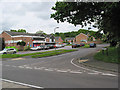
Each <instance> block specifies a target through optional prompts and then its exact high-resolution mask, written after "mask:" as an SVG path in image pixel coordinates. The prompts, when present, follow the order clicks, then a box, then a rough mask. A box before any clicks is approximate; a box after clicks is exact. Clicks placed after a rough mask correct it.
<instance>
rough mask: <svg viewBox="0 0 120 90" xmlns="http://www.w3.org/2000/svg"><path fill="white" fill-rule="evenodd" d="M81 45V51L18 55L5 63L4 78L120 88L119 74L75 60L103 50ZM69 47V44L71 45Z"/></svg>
mask: <svg viewBox="0 0 120 90" xmlns="http://www.w3.org/2000/svg"><path fill="white" fill-rule="evenodd" d="M103 46H105V45H103V44H101V45H98V46H97V47H96V48H88V49H87V48H78V51H75V52H70V53H66V54H62V55H57V56H51V57H45V58H18V59H9V60H5V61H3V62H2V70H3V71H2V75H3V79H7V80H12V81H15V82H20V83H25V84H29V85H33V86H38V87H42V88H117V87H118V76H112V75H110V76H109V75H105V73H108V72H105V71H102V72H99V70H98V71H94V70H91V69H88V68H87V67H81V66H79V67H78V66H77V65H76V64H74V62H72V61H73V60H74V59H76V58H80V57H83V56H86V55H88V54H90V53H93V52H95V51H97V50H99V49H101V48H102V47H103ZM67 48H68V47H67Z"/></svg>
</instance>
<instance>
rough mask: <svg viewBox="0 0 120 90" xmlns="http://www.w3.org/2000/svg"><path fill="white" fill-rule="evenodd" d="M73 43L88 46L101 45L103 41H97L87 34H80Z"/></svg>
mask: <svg viewBox="0 0 120 90" xmlns="http://www.w3.org/2000/svg"><path fill="white" fill-rule="evenodd" d="M73 43H76V44H80V43H86V44H89V43H96V44H100V43H102V41H101V40H96V39H95V37H93V36H90V34H87V35H86V34H83V33H80V34H78V35H77V36H76V37H75V38H74V40H73Z"/></svg>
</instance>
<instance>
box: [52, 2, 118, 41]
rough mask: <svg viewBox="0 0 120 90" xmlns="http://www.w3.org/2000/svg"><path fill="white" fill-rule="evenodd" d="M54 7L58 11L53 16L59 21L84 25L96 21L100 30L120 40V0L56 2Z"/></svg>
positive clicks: (95, 25)
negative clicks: (117, 0) (110, 0)
mask: <svg viewBox="0 0 120 90" xmlns="http://www.w3.org/2000/svg"><path fill="white" fill-rule="evenodd" d="M52 9H53V10H55V11H56V12H55V13H54V14H51V18H54V19H55V20H57V22H58V23H59V22H64V21H67V22H69V23H72V24H74V25H75V26H76V25H82V27H83V26H86V25H87V24H91V23H92V22H96V23H95V24H94V25H93V26H94V27H96V28H98V29H99V31H98V32H100V31H103V32H104V33H105V32H109V33H110V34H112V35H113V36H114V37H115V38H116V40H117V41H118V42H120V38H119V35H120V32H119V26H120V23H119V21H120V15H119V11H120V2H56V4H55V7H52Z"/></svg>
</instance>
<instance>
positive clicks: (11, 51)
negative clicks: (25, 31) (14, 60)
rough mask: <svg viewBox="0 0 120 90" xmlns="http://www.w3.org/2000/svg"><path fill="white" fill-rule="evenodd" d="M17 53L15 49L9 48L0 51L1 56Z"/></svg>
mask: <svg viewBox="0 0 120 90" xmlns="http://www.w3.org/2000/svg"><path fill="white" fill-rule="evenodd" d="M16 52H17V51H16V49H14V48H8V49H4V50H2V51H0V54H15V53H16Z"/></svg>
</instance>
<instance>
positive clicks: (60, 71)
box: [56, 70, 68, 72]
mask: <svg viewBox="0 0 120 90" xmlns="http://www.w3.org/2000/svg"><path fill="white" fill-rule="evenodd" d="M56 71H57V72H68V71H64V70H56Z"/></svg>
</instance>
